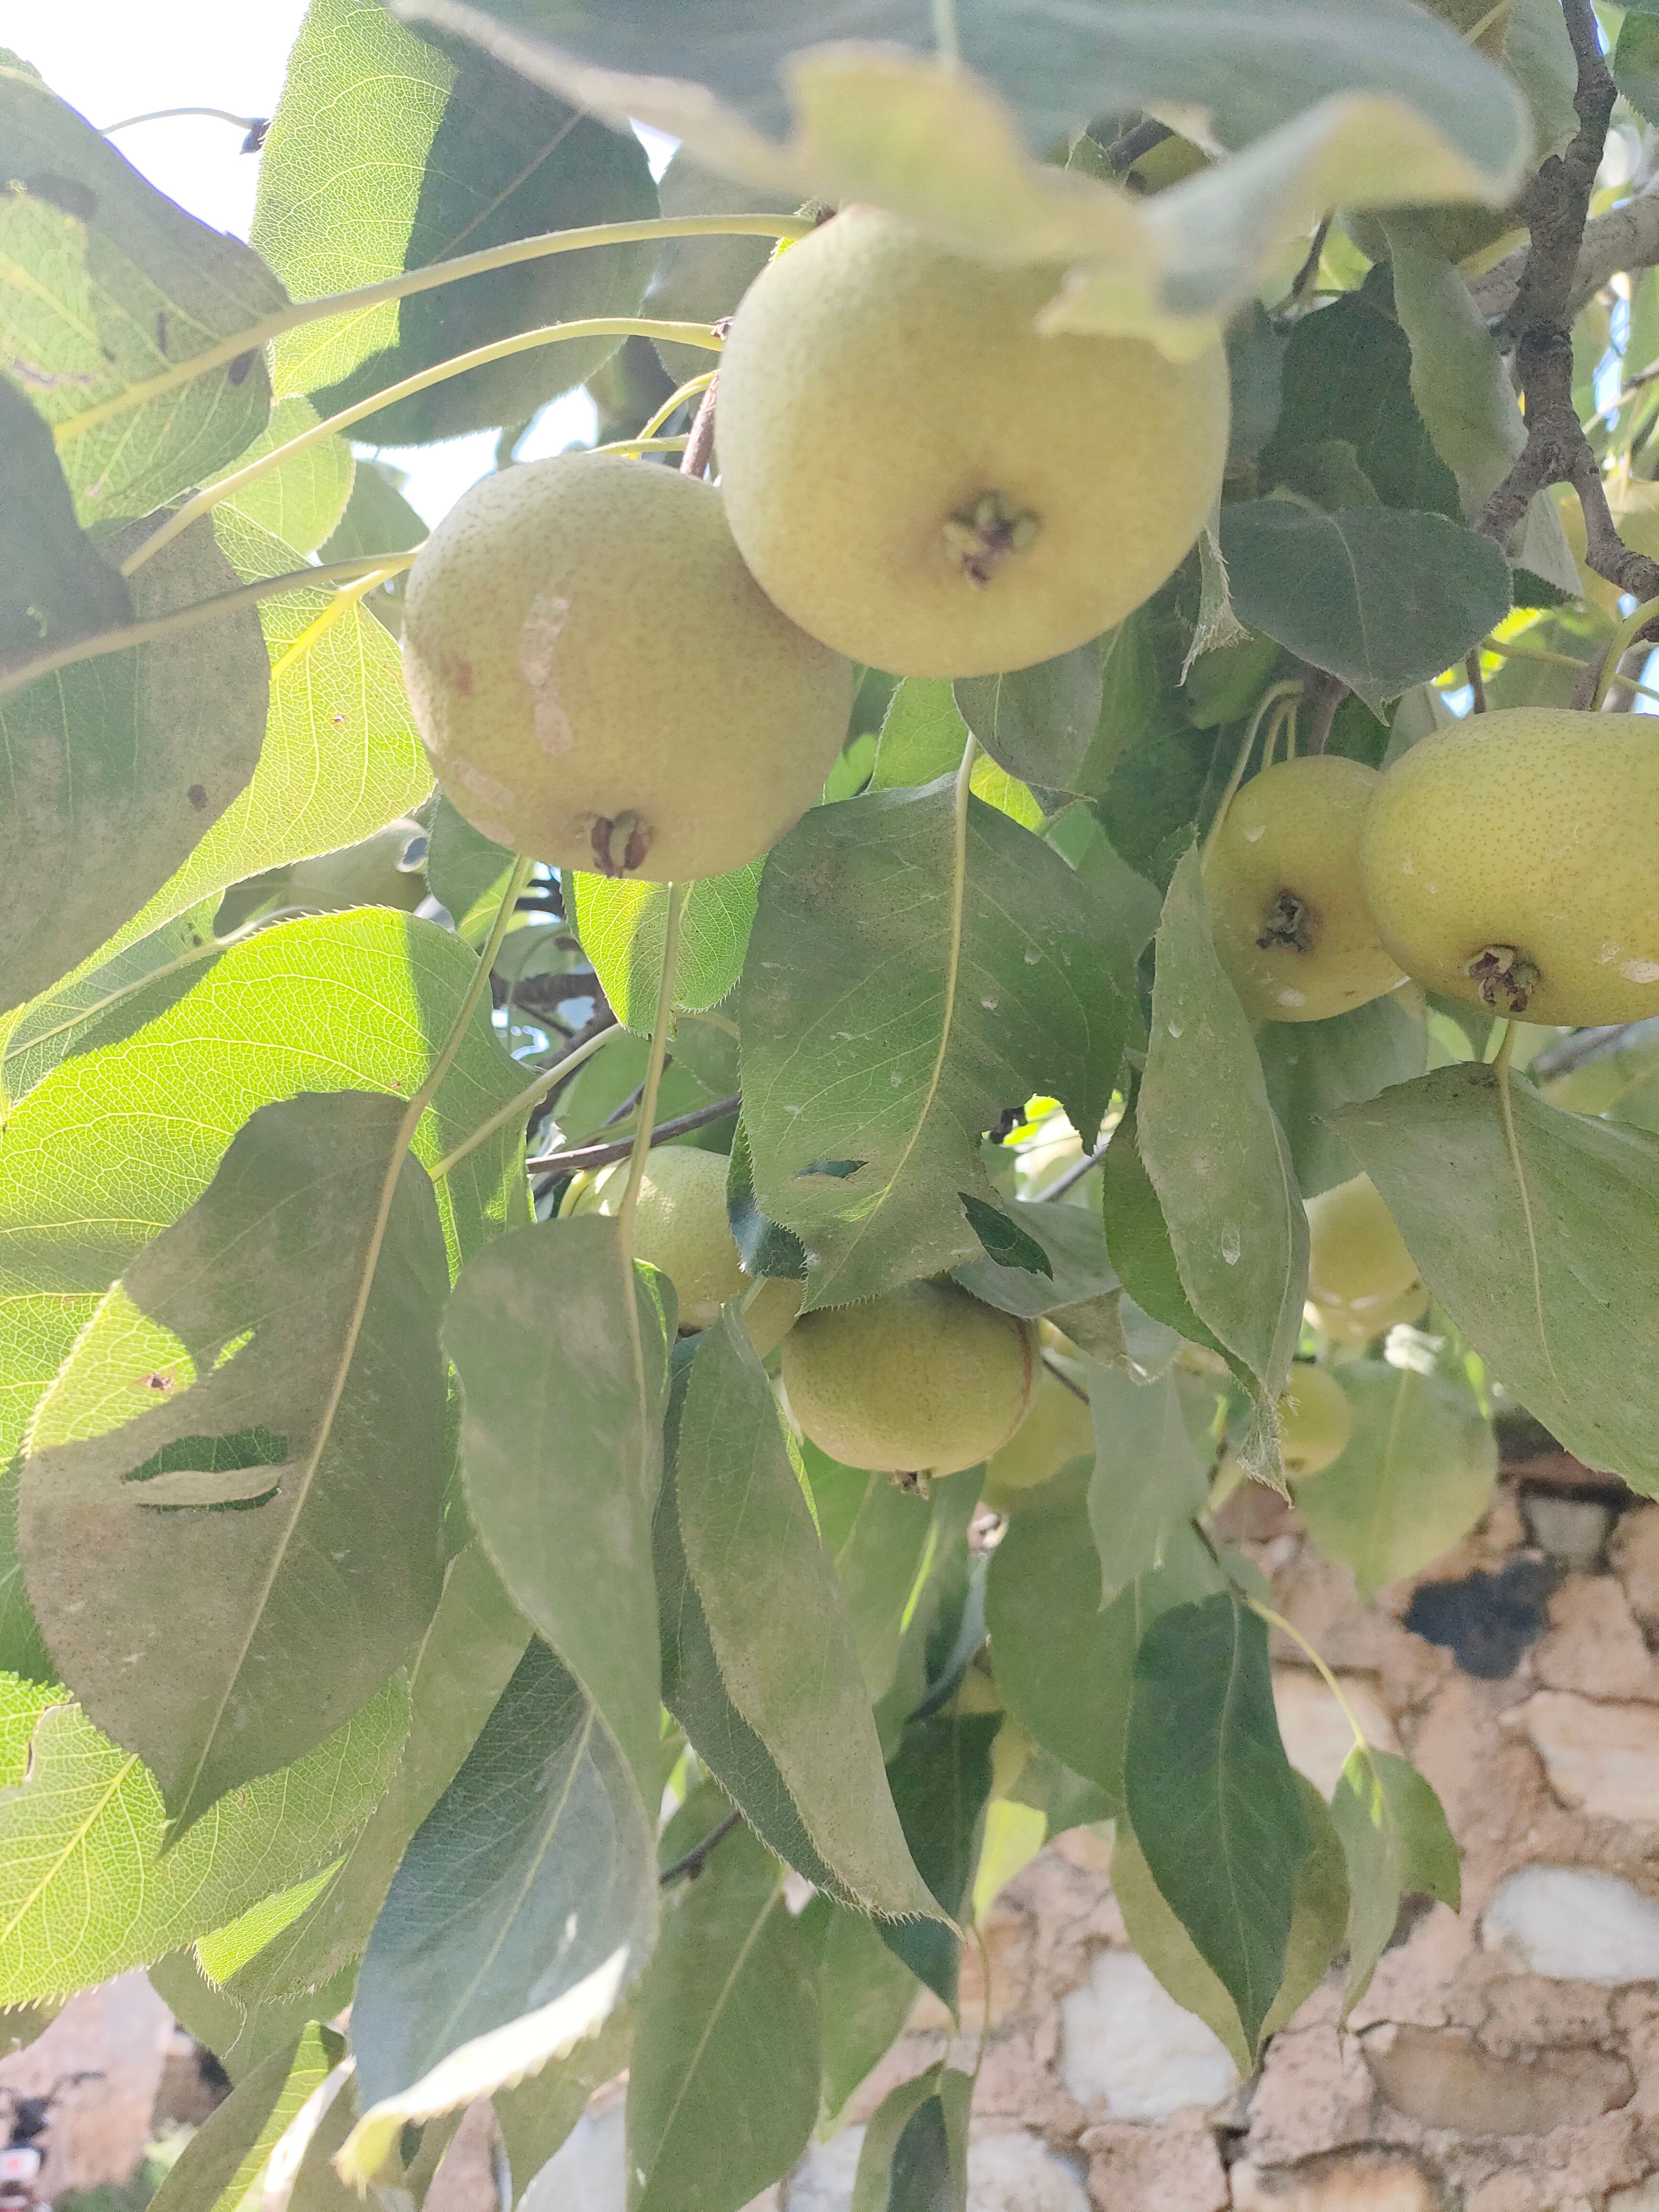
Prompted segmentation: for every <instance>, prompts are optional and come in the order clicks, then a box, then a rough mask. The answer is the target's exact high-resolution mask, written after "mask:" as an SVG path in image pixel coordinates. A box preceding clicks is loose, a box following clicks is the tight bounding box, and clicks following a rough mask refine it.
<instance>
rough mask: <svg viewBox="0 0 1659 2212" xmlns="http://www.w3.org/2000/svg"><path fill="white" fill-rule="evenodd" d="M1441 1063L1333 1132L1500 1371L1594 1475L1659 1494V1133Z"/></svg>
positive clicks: (1485, 1071)
mask: <svg viewBox="0 0 1659 2212" xmlns="http://www.w3.org/2000/svg"><path fill="white" fill-rule="evenodd" d="M1499 1083H1500V1079H1499V1078H1498V1077H1497V1076H1496V1075H1494V1073H1493V1072H1492V1069H1491V1068H1489V1067H1482V1066H1469V1065H1464V1066H1455V1067H1443V1068H1439V1069H1437V1071H1436V1072H1435V1073H1433V1074H1432V1075H1425V1076H1424V1077H1422V1078H1421V1079H1419V1081H1417V1082H1415V1083H1404V1084H1399V1085H1395V1088H1394V1089H1393V1090H1391V1091H1384V1092H1383V1095H1382V1097H1380V1098H1376V1099H1373V1100H1372V1101H1371V1102H1370V1104H1369V1105H1364V1106H1349V1107H1346V1108H1345V1109H1344V1110H1343V1111H1342V1112H1341V1113H1340V1114H1339V1115H1334V1117H1333V1126H1334V1127H1335V1128H1336V1129H1337V1130H1338V1132H1339V1133H1340V1136H1341V1138H1342V1140H1343V1142H1344V1143H1345V1144H1346V1146H1347V1147H1348V1149H1349V1150H1350V1151H1351V1152H1352V1153H1353V1155H1354V1157H1355V1158H1356V1159H1357V1160H1358V1163H1359V1164H1360V1166H1361V1167H1362V1168H1364V1170H1365V1172H1366V1174H1367V1175H1369V1176H1370V1177H1371V1179H1372V1181H1373V1182H1375V1183H1376V1187H1377V1188H1378V1189H1379V1190H1380V1191H1381V1192H1382V1194H1383V1199H1384V1200H1385V1201H1386V1203H1387V1205H1388V1208H1389V1212H1390V1213H1392V1214H1393V1216H1394V1218H1395V1220H1396V1221H1397V1222H1398V1223H1399V1225H1400V1231H1401V1236H1403V1237H1405V1239H1406V1242H1407V1247H1408V1248H1409V1249H1410V1251H1411V1255H1412V1257H1413V1259H1414V1260H1415V1261H1417V1264H1418V1266H1419V1268H1420V1269H1421V1270H1422V1273H1423V1278H1424V1280H1425V1282H1426V1283H1427V1284H1428V1285H1429V1288H1430V1289H1431V1291H1433V1293H1434V1295H1435V1297H1436V1298H1437V1300H1438V1302H1439V1303H1440V1304H1442V1305H1443V1306H1444V1307H1445V1309H1446V1310H1447V1312H1448V1313H1449V1314H1450V1316H1452V1319H1453V1320H1454V1321H1455V1322H1456V1323H1457V1326H1458V1328H1460V1329H1461V1330H1462V1332H1463V1334H1464V1335H1465V1336H1466V1337H1468V1340H1469V1341H1470V1343H1471V1344H1473V1345H1474V1348H1475V1349H1476V1351H1477V1352H1480V1356H1481V1357H1482V1358H1483V1359H1485V1360H1486V1362H1487V1364H1488V1365H1489V1366H1490V1367H1491V1369H1492V1372H1493V1373H1494V1374H1496V1375H1501V1376H1503V1378H1504V1383H1505V1385H1506V1386H1507V1388H1508V1389H1510V1390H1511V1391H1513V1393H1514V1394H1515V1395H1516V1398H1517V1399H1518V1400H1519V1401H1521V1403H1522V1404H1523V1405H1524V1406H1525V1407H1527V1408H1528V1411H1529V1412H1530V1413H1533V1414H1534V1415H1535V1417H1536V1418H1537V1419H1539V1420H1541V1421H1542V1422H1543V1423H1544V1424H1545V1425H1546V1426H1547V1428H1548V1429H1549V1431H1550V1432H1551V1434H1552V1435H1553V1436H1555V1437H1559V1439H1560V1441H1561V1443H1563V1444H1564V1445H1565V1447H1566V1449H1568V1450H1569V1451H1571V1452H1574V1453H1576V1454H1577V1456H1578V1457H1579V1458H1580V1459H1582V1460H1583V1462H1585V1463H1586V1465H1587V1466H1590V1467H1595V1468H1607V1469H1608V1470H1610V1471H1611V1472H1612V1473H1613V1474H1621V1475H1623V1477H1624V1478H1625V1480H1626V1482H1628V1483H1630V1484H1631V1486H1632V1488H1634V1489H1637V1490H1641V1491H1644V1492H1656V1491H1659V1395H1656V1393H1659V1377H1656V1374H1655V1370H1654V1363H1653V1360H1652V1358H1651V1357H1650V1350H1649V1347H1650V1341H1651V1326H1650V1316H1652V1314H1653V1313H1654V1311H1655V1310H1656V1308H1659V1247H1656V1244H1655V1241H1654V1238H1653V1236H1652V1234H1651V1224H1652V1221H1653V1218H1654V1212H1655V1208H1656V1206H1659V1138H1655V1137H1652V1136H1650V1135H1649V1134H1647V1133H1646V1132H1645V1131H1643V1130H1640V1129H1636V1128H1632V1127H1628V1126H1626V1125H1624V1124H1622V1123H1619V1122H1613V1121H1592V1120H1589V1119H1588V1118H1586V1117H1585V1116H1583V1115H1577V1114H1568V1113H1564V1112H1563V1111H1562V1110H1561V1109H1559V1107H1554V1106H1548V1105H1546V1103H1544V1101H1543V1100H1542V1099H1541V1097H1539V1096H1538V1094H1537V1092H1536V1091H1534V1089H1533V1088H1532V1086H1531V1085H1530V1084H1528V1083H1527V1082H1525V1081H1523V1080H1522V1079H1521V1078H1519V1077H1515V1078H1512V1079H1511V1080H1510V1089H1509V1097H1510V1111H1511V1114H1512V1116H1513V1123H1514V1139H1515V1142H1514V1151H1513V1153H1511V1152H1510V1145H1509V1143H1508V1140H1507V1133H1506V1130H1505V1127H1504V1103H1503V1094H1502V1092H1501V1091H1500V1089H1499Z"/></svg>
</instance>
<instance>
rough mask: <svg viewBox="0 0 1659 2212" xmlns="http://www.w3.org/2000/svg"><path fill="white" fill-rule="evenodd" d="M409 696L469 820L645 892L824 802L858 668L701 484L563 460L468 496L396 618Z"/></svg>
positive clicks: (435, 539)
mask: <svg viewBox="0 0 1659 2212" xmlns="http://www.w3.org/2000/svg"><path fill="white" fill-rule="evenodd" d="M403 642H404V677H405V678H406V680H407V683H408V686H409V696H410V705H411V706H412V708H413V709H414V713H415V720H416V725H417V726H418V727H419V730H420V732H421V736H422V740H423V741H424V743H425V745H426V749H427V751H428V754H429V755H430V756H431V758H432V764H433V766H434V768H435V769H436V771H437V774H438V777H439V781H441V783H442V785H443V787H444V790H445V791H446V792H447V794H448V796H449V797H450V799H452V800H453V802H454V804H455V805H456V806H457V807H458V808H459V810H460V811H461V812H462V813H463V814H464V815H465V817H466V818H467V820H468V821H469V822H471V823H472V825H473V827H474V828H475V829H481V830H483V834H484V835H485V836H487V837H493V838H494V839H495V842H496V843H497V844H500V845H505V846H507V847H508V848H510V849H511V850H513V851H514V852H517V853H524V854H530V855H531V856H532V857H533V858H534V859H536V860H547V861H550V862H552V863H553V864H554V865H556V866H559V867H562V868H587V869H593V870H597V871H598V872H600V873H601V874H605V875H610V876H624V875H625V876H639V877H643V878H646V879H647V880H648V881H650V882H653V883H665V882H670V881H674V880H679V881H687V880H690V879H693V878H697V877H702V876H718V875H723V874H725V873H726V872H727V871H728V870H730V869H732V868H740V867H743V866H745V865H746V864H747V863H748V862H749V861H750V860H755V859H757V858H758V856H759V855H760V854H763V853H764V852H765V851H766V850H767V849H768V848H769V847H770V846H772V845H774V844H775V843H776V842H777V840H778V839H779V838H780V837H781V836H782V835H783V833H784V831H785V830H786V829H788V828H790V826H791V825H792V824H793V823H795V822H796V821H798V820H799V817H800V816H801V815H802V814H804V813H805V811H806V809H807V808H808V807H809V806H810V805H811V804H812V803H813V801H814V800H815V799H817V795H818V793H819V792H820V790H821V789H822V788H823V779H824V777H825V775H827V774H828V773H829V768H830V765H831V763H833V762H834V760H835V758H836V754H837V753H838V752H839V750H841V745H842V740H843V738H845V736H846V732H847V717H848V709H849V707H850V704H851V701H852V696H853V678H852V671H851V669H850V668H849V667H848V665H847V663H846V662H845V661H844V660H842V659H840V658H839V657H838V656H837V655H836V653H830V652H829V651H827V650H826V648H825V647H823V646H822V645H820V644H818V643H817V641H816V640H815V639H812V638H810V637H808V636H807V635H805V632H804V631H802V630H799V629H796V628H795V626H794V624H793V623H791V622H789V621H787V620H786V618H785V617H783V616H782V615H781V614H780V613H779V612H778V611H777V609H776V608H775V606H774V605H772V604H771V602H770V601H769V599H767V598H766V596H765V594H764V593H763V592H761V591H760V590H759V589H758V588H757V586H756V584H755V583H754V580H753V579H752V578H751V577H750V574H749V571H748V570H747V569H746V568H744V564H743V562H742V561H741V559H740V558H739V557H738V550H737V548H736V547H735V546H734V545H733V544H732V533H731V532H730V531H729V530H728V529H727V527H726V516H725V510H724V509H723V508H722V507H721V505H720V494H719V493H718V492H717V491H716V490H715V489H714V487H713V486H712V485H710V484H706V483H702V482H700V481H697V480H696V479H694V478H692V477H684V476H681V475H679V474H678V473H677V472H676V471H673V470H671V469H665V468H659V467H656V466H654V465H651V464H650V463H647V462H645V461H631V460H629V459H625V458H624V457H623V455H621V454H612V453H583V454H563V455H561V456H560V457H559V458H558V459H554V460H545V461H527V462H525V463H523V464H521V465H520V466H518V467H515V468H509V469H503V470H501V471H499V472H498V473H497V474H495V476H490V477H485V478H484V479H483V482H482V483H477V484H475V485H474V486H473V487H472V489H471V491H469V492H468V493H467V494H466V495H465V497H464V498H462V499H461V500H460V501H459V503H458V504H457V505H456V506H455V507H453V509H452V510H451V512H450V513H448V514H447V515H446V516H445V518H444V520H442V521H441V523H440V524H439V526H438V527H437V528H436V529H435V531H434V532H433V533H432V535H431V537H430V538H428V541H427V544H426V547H425V550H423V551H422V554H421V556H420V558H419V560H418V561H417V562H416V564H415V568H414V571H413V574H411V576H410V586H409V599H408V603H407V605H406V607H405V610H404V630H403Z"/></svg>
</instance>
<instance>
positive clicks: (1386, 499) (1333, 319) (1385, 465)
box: [1261, 273, 1459, 517]
mask: <svg viewBox="0 0 1659 2212" xmlns="http://www.w3.org/2000/svg"><path fill="white" fill-rule="evenodd" d="M1389 307H1390V295H1389V289H1388V280H1387V277H1386V274H1385V273H1374V274H1373V275H1372V276H1370V277H1369V278H1368V279H1367V281H1366V282H1365V283H1364V285H1362V287H1361V288H1360V289H1359V290H1358V291H1357V292H1347V293H1345V294H1344V295H1343V296H1342V297H1341V298H1340V300H1334V301H1332V302H1331V304H1330V305H1329V306H1328V307H1322V309H1321V310H1320V312H1319V313H1317V314H1316V315H1304V316H1303V317H1302V318H1301V319H1299V321H1298V322H1297V325H1296V327H1295V329H1294V330H1293V331H1291V337H1290V343H1289V344H1288V345H1287V346H1286V348H1285V368H1284V386H1283V394H1284V396H1283V400H1282V403H1281V405H1280V408H1279V424H1278V428H1276V430H1275V431H1274V433H1273V437H1272V439H1271V440H1270V441H1269V442H1268V444H1267V447H1265V449H1264V450H1263V452H1262V454H1261V481H1262V483H1263V484H1264V485H1273V484H1277V483H1289V484H1291V485H1292V486H1293V487H1295V488H1296V489H1304V488H1305V487H1304V483H1303V475H1302V471H1303V470H1304V468H1305V466H1306V462H1307V456H1308V455H1309V453H1311V452H1312V451H1313V450H1315V449H1316V448H1317V447H1320V446H1322V445H1323V444H1324V443H1325V442H1326V441H1328V440H1330V439H1334V438H1340V439H1345V440H1346V441H1348V442H1349V443H1350V444H1351V445H1352V447H1353V449H1354V454H1355V458H1356V459H1357V460H1358V465H1359V466H1360V467H1361V468H1362V469H1363V470H1364V473H1365V476H1366V478H1367V479H1368V481H1369V482H1370V483H1372V484H1373V485H1374V486H1375V487H1376V494H1377V496H1378V498H1379V499H1381V501H1383V505H1384V506H1385V507H1411V508H1418V509H1428V510H1431V511H1432V512H1433V513H1437V514H1444V515H1449V516H1453V517H1455V516H1456V515H1457V513H1459V505H1458V495H1457V485H1456V483H1455V480H1454V478H1453V477H1452V475H1451V473H1450V471H1449V470H1448V468H1447V466H1446V465H1445V463H1444V462H1443V460H1442V459H1440V456H1439V455H1438V454H1437V453H1436V452H1435V450H1434V447H1433V444H1432V442H1431V440H1430V437H1429V433H1428V427H1427V425H1426V424H1425V422H1424V420H1423V417H1422V416H1421V415H1419V412H1418V410H1417V402H1416V400H1415V398H1413V392H1412V386H1411V369H1412V351H1411V342H1410V340H1409V339H1408V338H1407V336H1406V333H1405V332H1404V331H1403V330H1401V327H1400V325H1399V323H1398V321H1397V320H1396V319H1395V317H1394V315H1393V314H1392V313H1390V312H1389Z"/></svg>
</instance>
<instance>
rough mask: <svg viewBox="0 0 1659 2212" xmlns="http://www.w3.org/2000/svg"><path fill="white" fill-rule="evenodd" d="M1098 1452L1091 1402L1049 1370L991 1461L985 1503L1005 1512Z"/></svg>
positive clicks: (1043, 1374) (983, 1502)
mask: <svg viewBox="0 0 1659 2212" xmlns="http://www.w3.org/2000/svg"><path fill="white" fill-rule="evenodd" d="M1094 1451H1095V1431H1094V1422H1093V1419H1092V1417H1091V1413H1090V1411H1089V1401H1088V1400H1087V1398H1086V1397H1084V1396H1083V1395H1081V1394H1080V1393H1079V1392H1078V1391H1076V1390H1074V1389H1073V1388H1072V1386H1071V1384H1070V1383H1066V1382H1064V1381H1062V1379H1061V1378H1060V1376H1058V1375H1056V1374H1055V1373H1054V1370H1053V1369H1052V1368H1050V1367H1048V1366H1044V1367H1043V1368H1042V1372H1041V1373H1040V1374H1039V1376H1038V1377H1037V1383H1036V1389H1034V1390H1033V1391H1032V1393H1031V1405H1030V1412H1029V1413H1027V1414H1026V1416H1025V1419H1024V1420H1023V1421H1022V1422H1021V1423H1020V1425H1019V1426H1018V1428H1017V1429H1016V1430H1015V1431H1014V1433H1013V1434H1012V1437H1009V1439H1008V1441H1007V1443H1006V1444H1004V1446H1003V1447H1002V1449H1001V1450H1000V1451H999V1452H994V1453H993V1454H992V1455H991V1457H990V1459H989V1460H988V1461H987V1462H986V1468H985V1487H984V1489H983V1490H982V1491H981V1493H980V1498H981V1504H986V1505H989V1506H992V1507H993V1508H994V1510H996V1511H997V1512H999V1513H1006V1511H1007V1510H1008V1508H1009V1506H1010V1505H1011V1504H1012V1503H1013V1502H1014V1500H1015V1499H1016V1498H1018V1497H1019V1495H1020V1494H1021V1492H1024V1491H1027V1490H1035V1489H1036V1486H1037V1485H1038V1484H1039V1483H1043V1482H1047V1481H1048V1478H1049V1477H1050V1475H1054V1474H1059V1473H1060V1469H1061V1468H1063V1467H1064V1466H1065V1465H1066V1462H1068V1461H1070V1460H1074V1459H1081V1458H1082V1457H1083V1455H1085V1453H1086V1454H1087V1455H1088V1456H1089V1457H1090V1458H1091V1459H1092V1458H1093V1457H1094Z"/></svg>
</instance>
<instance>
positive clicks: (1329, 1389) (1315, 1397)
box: [1279, 1360, 1353, 1482]
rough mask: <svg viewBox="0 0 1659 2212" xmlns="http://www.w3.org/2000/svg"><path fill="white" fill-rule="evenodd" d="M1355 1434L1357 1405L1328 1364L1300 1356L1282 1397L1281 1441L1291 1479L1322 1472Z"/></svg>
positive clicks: (1339, 1454) (1330, 1465) (1288, 1475)
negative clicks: (1317, 1365) (1350, 1399)
mask: <svg viewBox="0 0 1659 2212" xmlns="http://www.w3.org/2000/svg"><path fill="white" fill-rule="evenodd" d="M1352 1434H1353V1407H1352V1404H1351V1403H1350V1402H1349V1399H1348V1394H1347V1392H1346V1390H1345V1389H1343V1388H1342V1385H1341V1384H1340V1383H1339V1382H1338V1381H1337V1379H1336V1377H1335V1376H1334V1375H1333V1374H1332V1373H1331V1371H1330V1370H1329V1368H1328V1367H1315V1366H1312V1365H1310V1364H1309V1362H1308V1361H1306V1360H1298V1361H1297V1364H1296V1365H1295V1366H1294V1367H1292V1368H1291V1379H1290V1381H1289V1383H1287V1384H1286V1385H1285V1395H1284V1396H1283V1397H1282V1398H1281V1399H1280V1400H1279V1451H1280V1454H1281V1455H1282V1457H1283V1459H1284V1462H1285V1474H1286V1476H1287V1477H1288V1479H1289V1480H1291V1482H1298V1481H1300V1480H1301V1479H1302V1477H1303V1476H1304V1475H1308V1474H1323V1473H1324V1471H1325V1469H1326V1468H1328V1467H1332V1466H1334V1464H1335V1462H1337V1461H1338V1460H1339V1459H1340V1457H1341V1456H1342V1454H1343V1452H1344V1451H1345V1450H1346V1449H1347V1444H1348V1439H1349V1438H1350V1437H1352Z"/></svg>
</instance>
